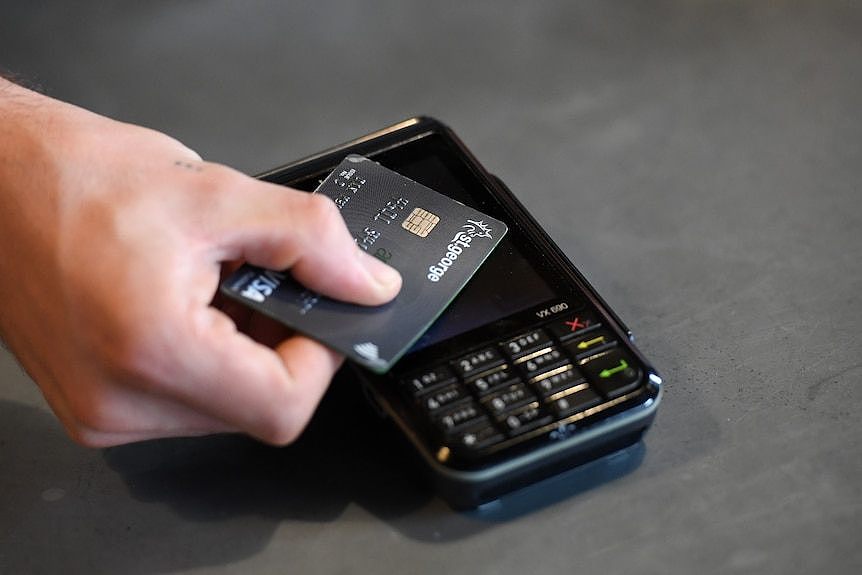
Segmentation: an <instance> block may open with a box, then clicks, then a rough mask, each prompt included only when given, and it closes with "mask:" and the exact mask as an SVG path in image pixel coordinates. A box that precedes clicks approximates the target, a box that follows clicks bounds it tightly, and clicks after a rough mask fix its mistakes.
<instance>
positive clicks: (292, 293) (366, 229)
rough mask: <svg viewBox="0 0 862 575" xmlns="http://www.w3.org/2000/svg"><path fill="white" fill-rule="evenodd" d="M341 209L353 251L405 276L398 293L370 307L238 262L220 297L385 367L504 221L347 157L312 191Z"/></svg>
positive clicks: (502, 230) (499, 233) (497, 236)
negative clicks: (229, 298) (243, 305)
mask: <svg viewBox="0 0 862 575" xmlns="http://www.w3.org/2000/svg"><path fill="white" fill-rule="evenodd" d="M314 193H316V194H323V195H325V196H328V197H329V198H331V199H332V200H333V201H335V204H336V205H337V206H338V208H339V209H340V210H341V215H342V216H343V217H344V221H345V223H346V224H347V228H348V229H349V230H350V233H351V234H352V235H353V238H354V240H355V241H356V245H357V246H358V249H362V250H365V251H366V252H368V253H369V254H372V255H373V256H375V257H377V258H378V259H380V260H382V261H384V262H385V263H387V264H389V265H391V266H392V267H394V268H395V269H397V270H398V271H399V272H400V273H401V277H402V280H403V283H402V287H401V292H400V293H399V294H398V296H397V297H396V298H395V299H394V300H393V301H391V302H389V303H387V304H384V305H382V306H375V307H368V306H362V305H357V304H351V303H345V302H342V301H338V300H334V299H331V298H328V297H325V296H322V295H320V294H318V293H315V292H312V291H310V290H308V289H306V288H304V287H303V286H302V285H301V284H300V283H299V282H297V281H296V280H294V279H293V277H292V276H291V275H290V273H289V271H272V270H266V269H263V268H259V267H255V266H250V265H244V266H242V267H241V268H240V269H239V270H237V271H236V272H235V273H234V274H232V275H231V276H230V277H229V278H227V279H226V280H225V281H224V282H223V283H222V285H221V290H222V292H223V293H225V294H226V295H228V296H230V297H231V298H234V299H236V300H238V301H240V302H242V303H244V304H246V305H248V306H250V307H251V308H253V309H255V310H257V311H259V312H261V313H264V314H266V315H267V316H269V317H272V318H274V319H276V320H278V321H280V322H281V323H283V324H285V325H287V326H288V327H291V328H293V329H295V330H297V331H299V332H301V333H303V334H305V335H307V336H309V337H311V338H313V339H316V340H317V341H319V342H321V343H323V344H324V345H326V346H328V347H331V348H333V349H335V350H337V351H339V352H341V353H342V354H344V355H345V356H347V357H348V358H350V359H351V360H353V361H354V362H356V363H358V364H360V365H363V366H365V367H367V368H368V369H370V370H372V371H374V372H377V373H385V372H386V371H388V370H389V368H390V367H392V365H393V364H394V363H395V362H396V361H398V358H400V357H401V356H402V355H403V354H404V353H405V352H406V351H407V350H408V349H410V346H411V345H413V343H414V342H415V341H416V340H417V339H419V337H420V336H421V335H422V334H423V333H424V332H425V330H427V329H428V327H430V326H431V324H432V323H433V322H434V320H435V319H436V318H437V317H438V316H439V315H440V314H441V313H442V312H443V310H444V309H445V308H446V306H448V305H449V303H450V302H451V301H452V300H453V299H454V298H455V296H456V295H457V294H458V292H459V291H461V289H462V288H463V287H464V286H465V285H466V284H467V281H468V280H469V279H470V278H471V277H472V276H473V274H474V273H475V272H476V270H477V269H479V266H480V265H482V262H484V261H485V259H486V258H487V257H488V255H489V254H490V253H491V252H492V251H493V250H494V248H495V247H497V244H499V242H500V240H501V239H502V238H503V236H504V235H505V234H506V231H507V227H506V225H505V224H504V223H503V222H501V221H500V220H497V219H494V218H492V217H490V216H488V215H486V214H483V213H482V212H479V211H478V210H475V209H473V208H471V207H469V206H466V205H464V204H462V203H461V202H457V201H455V200H453V199H452V198H449V197H447V196H444V195H443V194H440V193H438V192H435V191H434V190H432V189H430V188H427V187H425V186H423V185H422V184H419V183H417V182H414V181H413V180H411V179H409V178H406V177H404V176H402V175H401V174H398V173H396V172H393V171H392V170H389V169H387V168H384V167H383V166H381V165H380V164H378V163H376V162H373V161H371V160H369V159H368V158H364V157H362V156H356V155H350V156H347V157H346V158H345V159H344V161H342V162H341V164H339V165H338V167H336V168H335V169H334V170H333V171H332V173H330V174H329V176H327V177H326V179H325V180H323V182H321V184H320V186H318V188H317V189H316V190H315V191H314Z"/></svg>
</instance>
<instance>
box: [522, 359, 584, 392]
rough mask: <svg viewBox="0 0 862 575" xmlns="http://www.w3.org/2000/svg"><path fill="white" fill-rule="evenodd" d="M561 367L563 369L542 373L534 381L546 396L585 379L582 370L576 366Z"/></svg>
mask: <svg viewBox="0 0 862 575" xmlns="http://www.w3.org/2000/svg"><path fill="white" fill-rule="evenodd" d="M560 369H561V370H563V371H557V370H552V371H550V372H548V373H546V374H543V375H540V376H539V377H537V378H536V379H535V380H534V381H533V385H534V386H535V387H536V389H538V391H539V393H540V394H542V395H543V396H544V397H549V396H551V395H554V394H555V393H557V392H558V391H560V390H561V389H565V388H567V387H570V386H572V385H575V384H578V383H581V382H583V381H584V378H583V376H582V375H581V372H579V371H578V370H577V369H575V368H574V367H571V366H566V367H565V368H560ZM554 372H556V373H554Z"/></svg>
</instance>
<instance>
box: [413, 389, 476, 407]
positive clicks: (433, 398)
mask: <svg viewBox="0 0 862 575" xmlns="http://www.w3.org/2000/svg"><path fill="white" fill-rule="evenodd" d="M468 397H470V396H469V395H467V391H466V390H465V389H464V388H462V387H461V386H459V385H450V386H448V387H444V388H443V389H441V390H439V391H434V392H431V394H430V395H427V396H426V397H425V398H424V399H423V400H422V405H423V406H424V407H425V409H426V410H427V411H428V412H429V413H433V412H435V411H437V410H438V409H440V408H443V407H446V406H447V405H452V404H453V403H456V402H458V401H460V400H462V399H466V398H468Z"/></svg>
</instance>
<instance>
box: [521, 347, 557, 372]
mask: <svg viewBox="0 0 862 575" xmlns="http://www.w3.org/2000/svg"><path fill="white" fill-rule="evenodd" d="M567 362H568V359H567V358H566V356H565V355H563V352H562V351H560V350H559V349H557V348H556V347H552V348H550V349H548V350H547V351H542V352H536V353H535V354H534V355H527V356H525V357H523V358H521V360H520V361H519V362H518V363H519V364H520V365H521V368H522V369H523V370H524V375H526V376H527V378H528V379H530V378H533V377H536V376H537V375H539V374H541V373H544V372H545V371H549V370H551V369H554V368H555V367H560V366H561V365H564V364H565V363H567Z"/></svg>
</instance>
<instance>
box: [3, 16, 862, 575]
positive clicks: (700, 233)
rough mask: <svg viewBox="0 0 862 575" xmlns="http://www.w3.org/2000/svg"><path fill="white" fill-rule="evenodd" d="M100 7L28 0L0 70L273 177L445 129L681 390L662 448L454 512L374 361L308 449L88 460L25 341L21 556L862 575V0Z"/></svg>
mask: <svg viewBox="0 0 862 575" xmlns="http://www.w3.org/2000/svg"><path fill="white" fill-rule="evenodd" d="M9 4H11V3H9ZM81 4H83V3H71V2H59V1H52V2H40V3H35V2H34V3H23V2H20V3H15V4H14V5H9V6H4V8H3V16H2V18H0V65H2V66H3V67H5V68H6V69H7V70H14V71H17V72H18V73H20V74H21V75H23V76H26V77H29V78H31V79H34V80H35V81H37V82H39V83H40V84H41V85H42V86H43V87H44V89H45V91H47V92H48V93H49V94H51V95H54V96H56V97H59V98H62V99H65V100H69V101H72V102H75V103H77V104H79V105H82V106H84V107H87V108H90V109H92V110H95V111H97V112H100V113H102V114H106V115H110V116H113V117H116V118H120V119H123V120H126V121H130V122H135V123H140V124H144V125H147V126H150V127H153V128H156V129H159V130H162V131H165V132H167V133H169V134H171V135H173V136H175V137H177V138H178V139H180V140H182V141H184V142H185V143H186V144H188V145H189V146H191V147H192V148H195V149H196V150H198V151H199V152H200V153H201V154H202V155H203V156H204V157H205V158H207V159H210V160H214V161H219V162H224V163H227V164H230V165H232V166H235V167H237V168H239V169H241V170H244V171H247V172H250V173H253V172H258V171H261V170H264V169H266V168H270V167H272V166H275V165H278V164H281V163H284V162H285V161H288V160H292V159H295V158H297V157H300V156H304V155H306V154H309V153H312V152H315V151H317V150H319V149H321V148H324V147H327V146H329V145H332V144H335V143H339V142H341V141H344V140H346V139H349V138H352V137H354V136H358V135H361V134H364V133H366V132H369V131H372V130H374V129H376V128H379V127H382V126H384V125H387V124H389V123H392V122H394V121H397V120H399V119H402V118H404V117H407V116H411V115H415V114H419V113H421V114H430V115H433V116H436V117H438V118H440V119H442V120H443V121H445V122H447V123H448V124H449V125H451V126H452V127H453V128H455V130H456V131H457V132H458V133H459V134H460V135H461V136H462V137H463V139H464V140H465V141H466V142H467V144H468V145H469V146H470V147H471V148H472V149H473V151H474V152H475V153H476V155H477V156H478V157H479V158H480V160H482V161H483V163H485V165H486V166H488V167H489V169H491V170H492V171H494V172H495V173H497V174H498V175H500V176H501V177H502V178H503V179H504V180H505V181H506V182H507V183H508V184H509V186H510V187H511V188H512V189H513V190H514V191H515V193H516V194H517V195H518V197H519V198H521V200H522V201H523V202H524V203H525V204H526V205H527V206H528V208H529V209H530V210H531V211H532V212H533V213H534V215H535V216H536V218H537V219H538V220H539V221H540V222H541V223H542V224H543V225H544V226H545V227H546V228H547V230H548V231H549V233H550V234H551V235H552V236H553V237H554V239H555V240H556V241H557V242H558V243H559V244H560V246H561V247H562V249H563V250H564V251H565V252H566V253H567V254H568V255H569V256H570V257H571V258H572V260H573V261H574V262H575V263H576V265H578V266H579V268H580V269H581V270H582V271H583V272H584V273H585V274H586V276H587V277H588V278H589V279H590V280H591V281H592V282H593V283H594V285H595V286H596V287H597V288H598V290H599V291H600V293H602V294H603V295H604V296H605V297H606V299H607V300H608V301H609V302H610V304H611V305H612V306H613V307H614V308H615V309H616V310H617V311H618V313H619V314H620V315H621V316H622V317H623V319H624V320H625V321H626V322H627V323H628V324H629V325H630V326H631V328H632V329H633V330H634V331H635V333H636V335H637V336H638V342H639V345H640V347H641V349H642V350H643V351H644V353H645V354H646V355H647V357H649V358H651V360H652V361H654V363H655V364H656V366H657V367H658V368H659V369H660V370H661V371H662V373H663V375H664V376H665V378H666V388H665V390H666V395H665V399H664V402H663V404H662V406H661V409H660V411H659V415H658V418H657V420H656V423H655V425H654V427H653V429H652V430H651V432H650V433H649V434H648V435H647V436H646V440H645V442H644V444H643V445H640V446H635V447H633V448H630V449H628V450H626V451H624V452H622V453H620V454H617V455H616V456H614V457H611V458H607V459H604V460H601V461H599V462H597V463H595V464H592V465H589V466H587V467H586V468H584V469H579V470H576V471H574V472H570V473H567V474H565V475H563V476H560V477H557V478H555V479H554V480H551V481H549V482H546V483H545V484H543V485H541V486H540V488H536V489H533V490H528V491H527V492H526V493H521V494H517V495H516V496H512V497H510V498H507V499H504V500H503V501H501V502H499V503H497V504H494V505H490V506H489V507H488V508H485V509H482V510H479V511H477V512H471V513H456V512H453V511H451V510H450V509H448V508H447V507H446V505H445V504H443V503H442V502H441V501H440V500H439V499H437V498H436V497H435V496H434V495H433V494H432V493H431V492H429V491H428V490H427V489H426V488H425V487H423V485H422V484H421V482H419V481H418V480H417V477H416V474H415V472H414V470H413V469H412V468H411V467H410V466H409V465H406V464H405V463H404V461H405V458H404V453H403V449H402V447H401V446H400V443H399V442H398V441H396V440H395V439H394V437H393V435H392V434H391V433H390V432H389V430H388V428H386V427H385V426H384V425H382V424H379V423H377V422H376V421H375V420H374V419H373V418H371V417H370V416H369V415H368V414H367V413H365V412H364V411H361V410H355V409H353V408H352V406H354V405H356V404H357V401H356V394H357V391H356V389H355V387H356V386H355V382H354V381H352V380H351V379H350V378H349V377H346V376H344V377H340V378H339V379H338V380H337V382H336V384H335V387H334V388H333V392H332V394H331V395H330V396H329V397H328V398H327V399H326V400H325V402H324V404H323V406H322V407H321V410H320V411H319V413H318V416H317V417H316V419H315V420H314V422H313V423H312V425H311V427H310V428H309V430H308V432H307V433H306V435H305V436H304V437H303V439H302V440H301V441H300V442H299V443H298V444H296V445H294V446H291V447H289V448H286V449H273V448H268V447H264V446H262V445H259V444H257V443H255V442H253V441H250V440H248V439H245V438H240V437H224V436H223V437H212V438H202V439H193V440H191V439H185V440H183V439H178V440H165V441H157V442H150V443H144V444H138V445H130V446H125V447H117V448H112V449H106V450H89V449H85V448H82V447H79V446H77V445H75V444H74V443H72V442H71V441H70V440H69V439H67V437H66V436H65V434H64V433H63V431H62V429H61V427H60V425H59V424H58V423H57V421H56V420H55V419H54V417H53V415H52V414H51V413H50V411H49V410H48V408H47V406H46V404H45V403H44V401H43V400H42V398H41V395H40V394H39V392H38V389H37V388H36V386H35V385H33V383H32V382H31V381H30V380H29V379H28V378H27V377H26V376H25V375H24V374H23V373H21V372H20V371H19V369H18V368H17V366H16V364H15V361H14V359H13V358H12V357H11V356H10V355H8V354H2V355H0V573H3V574H7V573H8V574H19V573H88V574H94V573H129V574H137V573H140V574H147V573H184V572H205V573H210V572H213V573H447V574H453V575H454V574H457V573H465V574H466V573H471V574H475V573H542V574H544V573H567V574H568V573H656V574H666V573H680V574H689V573H731V572H741V573H781V574H786V573H859V572H862V535H860V533H862V443H860V440H862V419H860V412H862V385H860V380H862V360H860V356H862V353H860V352H862V337H860V331H862V300H860V288H862V10H860V8H859V6H858V5H857V4H854V3H851V2H846V1H811V2H769V3H767V2H743V1H735V2H683V1H665V2H600V1H593V2H567V1H562V0H560V1H547V2H545V1H539V2H529V3H512V4H511V5H503V4H501V3H498V2H471V3H467V2H462V3H455V4H452V5H444V4H441V3H433V2H372V3H350V2H343V3H338V2H325V1H324V2H321V1H317V2H314V3H308V4H307V5H304V6H300V5H296V4H295V3H279V2H263V1H249V2H242V3H240V2H233V3H231V2H166V1H162V2H147V3H139V2H113V3H86V6H84V7H82V6H81ZM2 217H7V216H2ZM0 225H2V224H0ZM34 321H37V319H36V318H34ZM69 336H70V337H74V334H70V335H69Z"/></svg>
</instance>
